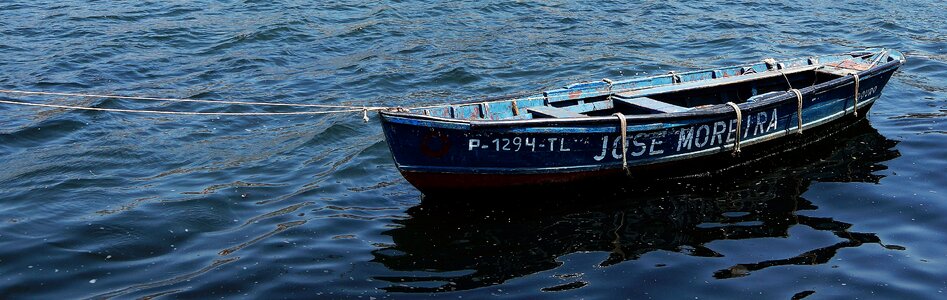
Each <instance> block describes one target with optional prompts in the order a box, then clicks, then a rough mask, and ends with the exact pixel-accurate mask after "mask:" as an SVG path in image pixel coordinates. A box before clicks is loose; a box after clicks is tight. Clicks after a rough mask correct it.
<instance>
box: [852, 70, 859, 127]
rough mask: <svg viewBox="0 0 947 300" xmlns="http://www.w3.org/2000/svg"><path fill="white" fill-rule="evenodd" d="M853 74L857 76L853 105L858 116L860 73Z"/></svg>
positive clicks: (853, 109)
mask: <svg viewBox="0 0 947 300" xmlns="http://www.w3.org/2000/svg"><path fill="white" fill-rule="evenodd" d="M852 76H855V103H854V104H853V105H852V111H853V112H854V113H855V117H858V82H859V81H860V80H859V79H858V73H852Z"/></svg>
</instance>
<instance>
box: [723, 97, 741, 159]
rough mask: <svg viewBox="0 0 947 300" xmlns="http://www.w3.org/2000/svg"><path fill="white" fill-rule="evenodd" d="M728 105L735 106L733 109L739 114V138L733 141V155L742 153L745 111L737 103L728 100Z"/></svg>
mask: <svg viewBox="0 0 947 300" xmlns="http://www.w3.org/2000/svg"><path fill="white" fill-rule="evenodd" d="M727 105H730V107H732V108H733V111H734V112H735V113H736V114H737V139H736V141H734V143H733V155H734V156H736V155H740V136H741V134H740V127H741V126H743V112H742V111H740V107H739V106H737V104H736V103H733V102H727Z"/></svg>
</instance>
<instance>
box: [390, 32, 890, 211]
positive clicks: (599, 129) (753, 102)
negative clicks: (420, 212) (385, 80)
mask: <svg viewBox="0 0 947 300" xmlns="http://www.w3.org/2000/svg"><path fill="white" fill-rule="evenodd" d="M903 63H904V55H903V54H901V53H900V52H898V51H895V50H888V49H868V50H864V51H854V52H850V53H845V54H837V55H824V56H815V57H805V58H798V59H788V60H780V61H777V60H774V59H765V60H763V61H761V62H758V63H752V64H746V65H739V66H731V67H723V68H715V69H707V70H699V71H692V72H682V73H673V72H671V73H669V74H666V75H660V76H652V77H643V78H634V79H627V80H614V81H613V80H609V79H603V80H601V81H594V82H582V83H576V84H572V85H569V86H566V87H564V88H561V89H555V90H549V91H545V92H540V93H533V94H527V95H520V96H514V97H507V98H501V99H496V100H490V101H481V102H468V103H460V104H449V105H442V106H432V107H422V108H413V109H397V110H388V111H382V112H380V115H381V119H382V126H383V129H384V132H385V137H386V140H387V142H388V146H389V148H390V149H391V153H392V156H393V157H394V161H395V163H396V165H397V167H398V169H399V170H400V171H401V173H402V175H403V176H404V177H405V178H406V179H407V180H408V181H409V182H410V183H411V184H413V185H414V186H415V187H417V188H418V189H420V190H421V191H423V192H425V193H433V192H453V191H458V190H470V189H482V188H507V187H523V186H536V185H548V184H553V183H561V182H574V181H580V180H584V179H596V178H601V177H614V176H616V175H617V176H628V177H632V178H639V179H643V178H656V177H658V176H702V175H708V174H714V172H713V170H720V169H726V168H728V167H731V166H734V165H739V164H742V163H744V162H747V161H752V160H753V159H756V158H758V157H760V156H765V155H768V154H771V153H775V152H780V151H785V150H786V149H790V148H795V147H797V146H799V145H803V144H805V142H806V141H812V140H818V139H820V138H825V137H826V136H829V135H831V134H832V133H834V132H837V131H838V130H840V128H843V127H844V125H845V124H849V123H852V122H853V121H855V120H857V119H858V118H861V117H864V116H865V115H866V114H867V112H868V110H869V109H870V108H871V106H872V104H874V102H875V100H877V99H878V97H879V96H880V95H881V90H882V89H883V88H884V86H885V84H886V83H887V82H888V80H889V79H890V78H891V75H892V74H893V73H894V72H895V71H896V70H897V69H898V68H899V67H900V66H901V65H902V64H903ZM807 132H808V133H807Z"/></svg>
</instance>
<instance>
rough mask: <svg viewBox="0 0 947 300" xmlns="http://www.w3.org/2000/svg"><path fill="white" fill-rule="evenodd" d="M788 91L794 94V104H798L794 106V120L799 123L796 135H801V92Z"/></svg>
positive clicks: (795, 90)
mask: <svg viewBox="0 0 947 300" xmlns="http://www.w3.org/2000/svg"><path fill="white" fill-rule="evenodd" d="M789 91H790V92H793V93H795V94H796V103H797V104H798V105H797V106H796V107H797V109H796V118H797V119H798V121H797V122H799V126H797V127H796V133H798V134H802V92H800V91H799V90H797V89H791V90H789Z"/></svg>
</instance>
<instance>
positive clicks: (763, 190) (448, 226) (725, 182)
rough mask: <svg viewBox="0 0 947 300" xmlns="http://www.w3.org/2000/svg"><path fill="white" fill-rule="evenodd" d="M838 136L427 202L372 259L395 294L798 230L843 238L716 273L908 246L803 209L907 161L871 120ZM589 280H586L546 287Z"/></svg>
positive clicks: (704, 251) (702, 249)
mask: <svg viewBox="0 0 947 300" xmlns="http://www.w3.org/2000/svg"><path fill="white" fill-rule="evenodd" d="M839 136H840V137H838V138H834V139H829V140H827V141H823V142H820V143H818V144H813V145H810V146H808V147H806V148H804V149H803V150H801V151H798V150H797V151H793V152H790V153H786V154H783V155H780V156H778V157H777V158H775V159H772V160H771V161H769V162H767V161H762V162H759V163H756V164H754V165H753V167H752V170H737V171H731V172H728V173H725V174H721V175H719V176H710V177H712V178H717V179H714V180H708V179H706V178H705V179H700V180H689V181H687V180H685V181H675V182H670V183H664V184H662V185H660V186H653V185H652V186H651V187H649V188H648V189H646V190H641V189H640V188H639V189H631V188H615V189H612V190H611V191H606V192H603V191H602V189H601V188H600V187H596V188H594V190H595V192H594V193H588V194H586V195H582V196H570V198H569V199H555V198H550V197H549V196H544V197H545V198H543V199H529V196H528V195H518V196H516V198H515V199H509V201H503V200H502V199H501V200H500V201H490V202H485V203H479V204H478V203H477V202H471V201H453V202H452V201H449V200H451V199H443V198H440V199H425V201H422V204H420V205H418V206H415V207H413V208H411V209H410V210H409V211H408V214H409V215H410V218H407V219H404V220H398V221H396V223H398V224H399V225H400V227H399V228H396V229H392V230H389V231H387V232H385V234H386V235H389V236H391V238H392V240H393V241H394V244H393V245H391V246H389V247H386V248H381V249H378V250H376V251H374V252H373V255H374V261H375V262H379V263H381V264H383V265H384V266H385V267H387V268H388V269H389V270H390V271H392V274H395V275H384V276H381V275H380V276H376V277H375V278H376V279H379V280H384V281H388V282H391V285H390V286H388V287H386V288H385V289H386V290H387V291H390V292H439V291H451V290H465V289H473V288H478V287H484V286H490V285H495V284H500V283H503V282H504V281H507V280H510V279H513V278H517V277H521V276H525V275H528V274H532V273H536V272H541V271H545V270H549V269H553V268H556V267H558V266H559V265H561V262H559V261H558V260H557V258H558V257H560V256H563V255H567V254H570V253H575V252H582V251H596V252H608V253H610V255H608V257H607V258H606V259H604V261H602V262H600V265H601V266H607V265H613V264H617V263H620V262H623V261H627V260H634V259H637V258H638V257H640V256H641V255H643V254H645V253H648V252H652V251H656V250H665V251H674V252H681V253H685V254H688V255H693V256H701V257H718V256H722V255H721V254H720V253H718V252H716V251H714V249H711V248H709V247H708V246H706V245H707V244H708V243H710V242H713V241H717V240H741V239H756V238H767V237H787V236H788V235H789V230H790V228H791V227H793V226H806V227H809V228H811V229H813V230H820V231H828V232H831V233H832V234H834V235H835V236H836V237H838V239H839V241H838V242H837V243H835V244H833V245H830V246H826V247H819V248H816V249H812V250H809V251H805V252H804V253H799V254H798V255H795V256H792V257H786V258H783V259H775V260H766V261H760V262H755V263H743V264H739V265H734V266H731V267H729V268H725V269H721V270H718V271H716V272H714V274H713V276H714V277H716V278H720V279H722V278H731V277H738V276H747V275H750V274H751V273H752V272H754V271H756V270H760V269H764V268H768V267H773V266H781V265H812V264H823V263H826V262H828V261H829V260H830V259H831V258H832V257H833V256H835V254H836V252H837V251H838V250H839V249H842V248H847V247H858V246H861V245H863V244H881V245H882V246H885V247H887V248H889V249H903V248H901V247H899V246H894V245H884V244H882V242H881V241H880V240H879V238H878V237H877V236H876V235H875V234H873V233H860V232H851V231H848V228H850V227H851V226H852V224H849V223H845V222H841V221H837V220H834V219H832V218H822V217H809V216H804V215H800V214H799V213H798V212H801V211H807V210H810V211H811V210H816V209H818V207H817V206H816V205H814V204H813V203H812V202H810V201H809V200H806V199H804V198H803V197H802V194H803V193H804V192H805V191H806V190H807V189H808V188H809V185H810V184H811V183H812V182H813V181H817V182H870V183H877V182H878V181H879V180H880V179H881V178H882V177H883V176H882V175H876V174H873V172H875V171H878V170H883V169H885V168H886V167H885V166H884V165H882V164H881V163H882V162H884V161H887V160H890V159H893V158H895V157H898V156H899V153H898V152H897V150H895V149H894V146H895V145H896V144H897V142H896V141H892V140H888V139H886V138H885V137H883V136H882V135H880V134H879V133H878V132H877V131H876V130H875V129H874V128H872V127H871V126H870V125H869V124H868V122H867V121H864V120H862V121H860V122H857V123H855V124H854V125H852V126H851V127H850V128H848V129H846V130H845V131H844V132H843V134H840V135H839ZM494 200H496V199H494ZM526 200H529V201H526ZM526 202H528V203H529V204H523V203H526ZM504 203H505V204H504ZM820 246H821V245H820ZM584 285H585V283H584V282H581V281H577V282H573V283H569V284H565V285H562V286H556V287H551V288H548V289H544V290H566V289H572V288H578V287H582V286H584Z"/></svg>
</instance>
